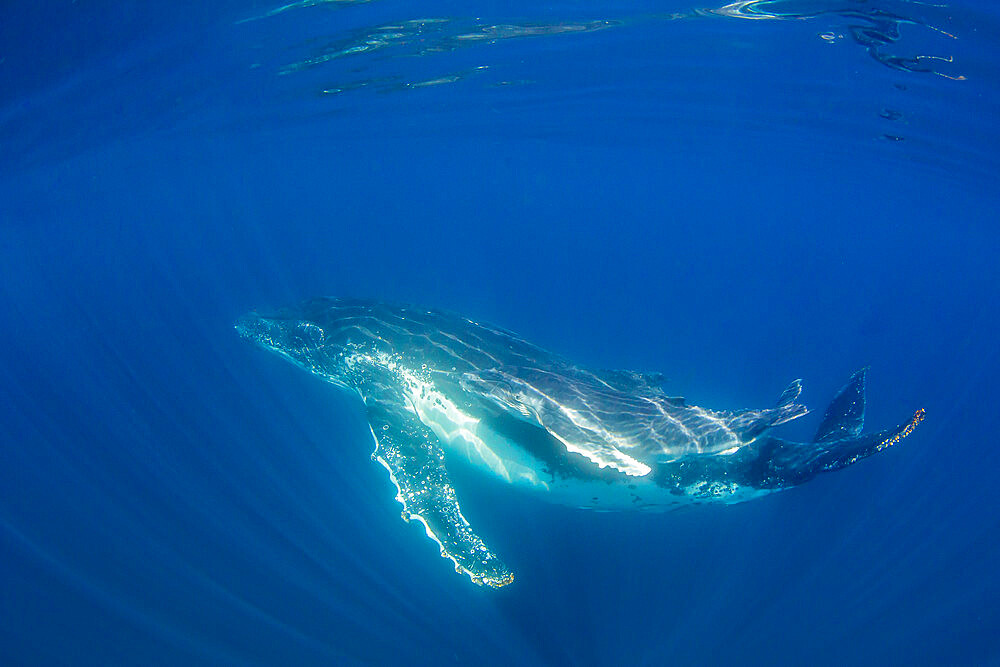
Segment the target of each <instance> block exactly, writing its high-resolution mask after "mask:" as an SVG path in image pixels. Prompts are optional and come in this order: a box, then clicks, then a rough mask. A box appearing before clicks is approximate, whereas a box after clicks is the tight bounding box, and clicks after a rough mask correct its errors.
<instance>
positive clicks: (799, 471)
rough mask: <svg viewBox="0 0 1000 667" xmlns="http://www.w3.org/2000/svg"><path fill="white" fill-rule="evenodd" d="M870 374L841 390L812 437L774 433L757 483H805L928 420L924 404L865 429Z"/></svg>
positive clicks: (764, 452) (763, 450)
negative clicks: (879, 427)
mask: <svg viewBox="0 0 1000 667" xmlns="http://www.w3.org/2000/svg"><path fill="white" fill-rule="evenodd" d="M867 374H868V368H867V367H866V368H862V369H861V370H859V371H857V372H855V373H854V374H853V375H852V376H851V379H850V380H848V382H847V384H846V385H844V387H843V388H842V389H841V390H840V391H839V392H837V395H836V396H835V397H834V398H833V400H832V401H831V402H830V405H829V407H827V409H826V413H825V414H824V415H823V421H822V422H821V423H820V426H819V429H818V430H817V431H816V436H815V437H814V438H813V440H812V442H808V443H805V442H788V441H786V440H782V439H780V438H768V439H767V441H766V442H765V443H763V444H762V446H761V447H760V450H759V459H758V463H759V465H757V466H756V467H755V469H754V470H755V474H758V475H760V478H759V479H757V480H755V483H756V484H758V485H759V486H761V487H762V488H777V487H786V486H794V485H797V484H801V483H803V482H805V481H807V480H809V479H812V478H813V477H815V476H816V475H818V474H819V473H821V472H828V471H831V470H839V469H841V468H845V467H847V466H849V465H851V464H852V463H856V462H857V461H860V460H861V459H863V458H867V457H869V456H871V455H872V454H875V453H876V452H880V451H882V450H883V449H886V448H888V447H891V446H893V445H895V444H896V443H898V442H899V441H900V440H902V439H903V438H905V437H906V436H908V435H910V433H912V432H913V429H915V428H916V427H917V424H919V423H920V422H922V421H923V420H924V416H925V412H924V410H922V409H921V410H917V411H916V412H915V413H914V414H913V416H912V417H911V418H910V419H909V421H907V422H905V423H903V424H900V425H899V426H897V427H895V428H891V429H887V430H884V431H879V432H877V433H867V434H863V433H862V432H861V431H862V429H863V427H864V421H865V380H866V378H867ZM786 393H788V390H786ZM782 396H783V397H784V395H782ZM793 400H794V399H793ZM779 403H780V401H779Z"/></svg>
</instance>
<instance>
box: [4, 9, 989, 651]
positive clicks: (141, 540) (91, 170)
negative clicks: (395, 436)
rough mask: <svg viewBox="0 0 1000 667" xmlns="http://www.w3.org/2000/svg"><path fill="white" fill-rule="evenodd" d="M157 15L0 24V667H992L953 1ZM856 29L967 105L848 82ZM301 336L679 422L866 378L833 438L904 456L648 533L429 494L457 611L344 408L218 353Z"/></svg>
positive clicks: (984, 471) (428, 549)
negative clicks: (431, 338) (543, 352)
mask: <svg viewBox="0 0 1000 667" xmlns="http://www.w3.org/2000/svg"><path fill="white" fill-rule="evenodd" d="M199 4H200V3H120V2H82V1H81V2H69V1H62V2H58V1H52V2H43V3H5V4H4V5H3V7H2V8H0V304H2V307H0V327H2V328H0V331H2V332H3V334H2V338H0V341H2V347H0V350H2V351H0V355H2V356H0V396H2V399H3V400H2V401H0V661H2V662H4V663H8V664H10V663H13V664H32V663H38V664H41V663H61V664H66V663H79V664H83V663H95V664H154V663H163V664H189V663H191V662H206V663H216V664H219V663H230V664H231V663H243V662H253V663H266V664H296V663H332V662H336V663H346V662H365V663H384V664H403V663H406V664H442V663H445V664H451V663H457V664H469V663H472V662H476V663H479V664H578V665H590V664H649V665H658V664H666V663H670V664H714V663H729V664H780V663H799V664H805V663H811V664H843V663H845V662H846V663H854V664H875V663H878V664H886V663H889V664H914V663H924V664H934V663H949V664H986V663H997V662H998V661H1000V646H998V640H997V635H998V633H1000V612H998V605H997V599H998V594H1000V575H998V574H997V562H998V557H1000V538H998V530H997V529H998V524H1000V519H998V506H1000V503H998V491H997V482H996V480H997V472H998V464H997V457H996V451H997V436H996V414H997V409H996V406H997V404H998V401H1000V387H998V380H997V378H998V371H1000V364H998V358H997V347H996V346H997V337H998V326H997V325H998V319H1000V309H998V307H997V300H998V299H997V297H998V289H997V286H998V285H1000V269H998V262H997V253H998V250H1000V242H998V241H1000V234H998V231H997V219H998V216H997V210H998V204H1000V194H998V188H997V187H996V183H997V177H998V175H1000V161H998V159H997V155H998V151H997V149H998V148H1000V74H998V67H997V64H996V61H997V56H998V54H1000V47H998V43H997V42H996V35H997V34H1000V15H998V14H997V13H996V11H995V10H994V9H992V7H991V3H987V2H976V1H973V0H968V1H966V2H962V3H961V4H958V5H954V6H952V7H951V8H947V9H943V8H934V7H930V6H927V5H917V4H911V3H905V2H868V3H857V2H850V1H849V0H843V2H813V3H792V2H778V3H772V4H771V5H768V6H767V7H766V8H769V11H783V12H785V13H795V12H800V13H801V12H802V11H810V12H814V11H823V12H825V13H823V14H821V15H819V16H815V17H813V18H805V19H800V20H793V19H788V20H742V19H739V18H730V17H724V16H718V15H704V14H699V13H696V12H693V11H691V10H692V7H690V6H686V5H681V4H679V3H677V2H675V1H672V3H671V4H670V5H669V6H662V5H661V4H657V5H653V4H647V3H643V2H627V3H587V4H583V3H570V2H561V3H553V4H546V5H542V6H538V5H536V4H534V3H521V4H519V5H512V4H511V3H492V4H490V3H486V4H483V5H480V6H475V7H473V6H470V5H468V4H467V3H456V2H448V1H440V2H437V3H436V4H433V5H421V6H419V7H417V6H414V5H413V4H412V3H404V2H397V1H396V0H385V1H380V2H372V3H370V4H358V5H346V4H343V5H340V6H331V5H332V3H327V4H326V5H320V6H313V7H297V8H291V9H288V10H286V11H284V12H281V13H279V14H275V15H273V16H269V17H264V18H259V19H257V20H252V21H243V22H241V20H243V19H247V18H253V17H256V16H260V15H262V14H264V13H265V12H267V11H269V10H271V9H274V8H275V5H268V4H266V3H262V2H248V1H245V2H236V1H235V0H230V1H229V2H216V3H204V4H206V5H210V6H211V8H210V9H206V8H205V7H200V6H199ZM802 7H806V8H807V9H806V10H803V9H802ZM775 8H777V9H775ZM674 13H676V15H675V16H671V14H674ZM875 14H878V15H879V16H882V17H884V16H886V15H893V16H898V17H900V19H903V18H905V19H907V20H906V21H903V20H898V21H890V22H889V25H890V27H892V26H893V25H894V26H895V27H896V28H898V30H899V33H898V41H893V40H888V43H886V44H884V45H883V46H882V47H880V50H879V51H878V54H882V55H885V54H888V55H893V56H899V57H901V58H910V59H912V58H914V56H917V55H936V56H942V57H944V56H954V62H952V63H946V62H944V61H941V60H929V59H918V60H910V61H906V62H910V63H911V64H912V65H914V66H913V67H911V69H926V68H927V67H934V68H936V69H938V70H939V72H940V73H943V74H947V75H948V76H951V77H958V76H964V77H966V78H965V80H954V79H951V78H945V77H942V76H938V75H936V74H934V73H932V72H917V71H906V70H905V69H903V70H900V69H892V68H890V67H887V66H886V65H885V64H883V63H880V62H879V61H878V60H877V59H876V58H873V57H872V55H871V54H870V53H868V52H867V50H866V47H865V46H864V45H863V44H860V43H858V38H857V35H858V34H860V33H857V31H856V32H855V34H854V36H852V32H851V28H852V26H853V27H854V28H856V29H858V28H859V27H860V28H866V27H867V28H872V26H873V25H875V24H874V22H873V21H872V20H869V19H865V18H864V17H865V16H869V17H871V16H874V15H875ZM434 17H453V18H454V19H455V20H454V21H452V22H450V23H447V24H443V25H440V24H428V25H430V26H432V27H433V26H435V25H439V27H436V28H434V29H433V30H431V28H427V29H425V30H423V31H422V32H420V33H419V34H417V33H415V34H411V35H410V36H408V37H406V38H405V40H403V42H404V43H403V44H402V45H399V46H396V47H390V48H386V49H377V50H375V51H372V52H368V53H362V54H355V55H352V56H348V57H344V58H341V59H333V60H330V61H329V62H326V63H323V64H321V65H320V66H317V67H314V68H310V69H304V70H301V71H291V72H286V73H282V72H283V71H285V68H287V66H288V65H291V64H293V63H295V62H299V61H302V60H303V59H305V58H309V57H313V56H316V55H318V54H322V53H329V52H330V51H331V50H334V49H335V48H337V47H336V45H337V44H342V45H343V44H352V43H357V42H358V40H359V39H362V40H363V35H365V34H370V33H371V29H372V28H374V27H378V26H384V25H388V24H399V22H401V21H405V20H410V19H426V18H434ZM598 19H601V20H614V21H617V22H618V23H616V24H614V25H612V26H610V27H608V28H607V29H604V30H598V31H591V32H580V33H576V34H549V35H543V36H536V37H531V38H521V39H500V40H497V41H496V42H495V43H478V44H475V45H473V46H464V47H462V48H458V49H454V50H429V51H427V50H426V49H427V48H428V47H430V48H432V49H433V48H434V47H441V46H442V45H444V46H447V45H453V44H454V42H455V40H454V37H455V35H457V34H460V33H467V32H470V31H474V30H481V29H482V27H483V26H489V25H499V24H526V23H531V24H536V25H538V24H548V25H553V24H561V23H565V22H585V21H591V20H598ZM878 25H879V26H881V28H883V29H884V28H885V25H884V23H883V24H878ZM928 25H931V26H934V27H935V28H937V30H934V29H931V28H929V27H927V26H928ZM435 31H436V32H435ZM941 31H945V32H947V33H950V34H952V35H954V36H955V37H956V39H951V38H949V37H948V36H947V35H945V33H943V32H941ZM824 34H825V35H826V38H824V37H822V35H824ZM882 34H887V33H885V31H884V30H883V32H882ZM352 40H353V41H352ZM449 40H451V41H449ZM828 40H829V43H828ZM482 66H487V67H486V68H485V69H476V68H481V67H482ZM452 75H454V76H459V77H461V78H460V79H459V80H457V81H454V82H451V83H441V84H440V85H432V86H423V87H414V86H412V85H407V84H414V83H419V82H426V81H431V80H434V79H440V78H441V77H447V76H452ZM359 82H368V83H366V84H365V85H363V86H361V87H360V88H357V89H353V90H346V91H345V92H342V93H337V94H334V93H332V92H328V93H324V92H323V91H324V90H326V91H330V90H333V89H336V88H338V87H344V86H343V85H342V84H352V85H357V84H358V83H359ZM347 87H350V86H347ZM893 137H895V139H894V138H893ZM320 294H330V295H350V296H371V297H376V298H383V299H390V300H402V301H410V302H415V303H420V304H425V305H428V306H433V307H438V308H447V309H452V310H456V311H458V312H461V313H463V314H467V315H469V316H470V317H474V318H477V319H482V320H486V321H491V322H494V323H497V324H499V325H502V326H505V327H508V328H511V329H514V330H516V331H518V332H520V333H522V334H523V335H524V336H526V337H527V338H529V339H530V340H533V341H535V342H537V343H539V344H541V345H543V346H545V347H548V348H550V349H553V350H555V351H558V352H560V353H563V354H565V355H567V356H569V357H570V358H573V359H575V360H577V361H579V362H580V363H583V364H586V365H590V366H595V367H619V368H634V369H640V370H660V371H663V372H665V373H666V375H667V377H668V383H667V389H668V391H670V392H672V393H678V394H684V395H686V396H688V397H689V398H690V400H692V401H693V402H695V403H697V404H701V405H706V406H709V407H713V408H735V407H745V406H752V407H760V406H764V405H767V404H770V403H771V402H772V401H773V400H774V399H775V398H776V396H777V395H778V393H779V392H780V390H781V388H782V387H784V386H785V384H786V383H787V382H788V381H789V380H791V379H793V378H795V377H802V378H804V379H805V383H806V393H805V395H804V399H805V400H806V402H807V403H808V404H809V405H810V406H811V407H812V408H813V410H814V411H819V412H821V411H822V410H823V408H824V407H825V405H826V403H827V401H828V400H829V398H830V397H831V396H832V395H833V393H834V392H835V391H836V390H837V388H838V387H839V386H840V385H841V384H842V383H843V381H844V380H845V379H846V378H847V377H848V375H849V374H850V373H851V372H852V371H853V370H855V369H856V368H858V367H860V366H863V365H866V364H870V365H871V366H872V370H871V374H870V383H869V411H868V417H869V427H871V428H882V427H887V426H889V425H892V424H896V423H899V422H901V421H904V420H905V419H906V418H907V417H908V416H909V415H910V414H911V413H912V411H913V410H914V409H916V408H918V407H924V408H926V409H927V412H928V418H927V421H926V422H925V424H924V425H923V426H921V427H920V429H919V430H918V431H917V432H916V433H915V434H914V435H913V436H912V437H911V438H909V439H908V440H906V442H905V443H904V444H903V445H902V446H900V447H898V448H895V449H892V450H889V451H887V452H885V453H883V454H881V455H880V456H877V457H874V458H873V459H870V460H868V461H865V462H864V463H863V464H860V465H858V466H855V467H852V468H850V469H848V470H844V471H842V472H838V473H836V474H831V475H828V476H822V477H820V478H818V479H816V480H815V481H813V482H810V483H809V484H808V485H805V486H803V487H801V488H798V489H794V490H792V491H789V492H786V493H782V494H777V495H774V496H771V497H769V498H766V499H763V500H760V501H756V502H753V503H748V504H745V505H737V506H731V507H699V508H692V509H688V510H686V511H680V512H675V513H671V514H665V515H640V514H599V513H591V512H583V511H578V510H572V509H568V508H562V507H557V506H551V505H548V504H545V503H543V502H540V501H538V500H536V499H534V498H531V497H526V496H521V495H519V494H517V493H510V492H508V490H507V489H505V488H503V487H501V486H499V485H498V484H495V483H493V482H490V481H488V480H486V481H484V480H482V479H480V478H477V477H474V476H472V475H471V474H469V473H467V472H466V471H464V470H462V469H460V468H459V469H457V470H456V471H455V475H456V477H457V478H458V479H457V484H458V485H459V491H460V493H461V496H462V499H463V508H464V510H465V513H466V515H467V516H468V517H469V518H470V520H471V521H472V523H473V524H474V525H475V526H477V528H478V529H479V531H480V532H481V533H482V534H483V535H484V536H485V538H486V540H487V541H488V542H489V543H490V544H491V545H493V546H494V547H495V548H496V549H497V550H498V551H499V552H500V553H501V554H503V556H504V557H505V559H506V560H507V562H508V564H509V565H510V566H511V567H512V568H513V569H514V570H515V572H516V573H517V575H518V579H517V581H516V583H515V584H514V585H512V586H509V587H507V588H505V589H502V590H499V591H495V590H483V589H479V588H476V587H474V586H472V585H470V584H469V583H468V581H466V580H465V579H464V578H461V577H459V576H457V575H455V574H454V573H453V572H452V571H451V570H450V568H449V567H448V563H447V562H446V561H443V560H441V559H440V558H439V557H438V554H437V552H436V549H435V548H434V545H433V544H432V543H430V542H429V541H428V540H427V539H426V538H425V537H424V536H423V535H422V534H421V533H422V530H421V529H420V528H419V527H417V526H415V525H406V524H404V523H402V522H401V521H400V520H399V509H400V508H399V506H398V504H397V503H396V502H395V501H394V499H393V495H394V494H393V489H392V487H391V484H390V482H389V480H388V479H387V477H386V475H385V472H384V470H382V469H381V468H380V467H379V466H377V465H373V464H372V463H371V462H370V460H369V454H370V451H371V442H370V440H371V438H370V435H369V433H368V428H367V425H366V424H365V423H364V420H363V418H362V415H361V414H360V412H359V409H358V407H357V406H356V405H354V404H353V403H352V402H351V401H350V400H348V399H347V398H346V397H344V396H342V395H341V394H339V393H337V391H336V390H334V389H333V388H332V387H330V386H328V385H324V384H322V383H320V382H318V381H316V380H314V379H312V378H310V377H308V376H306V375H305V374H304V373H302V372H301V371H298V370H296V369H295V368H293V367H291V366H290V365H287V364H284V363H283V362H281V361H280V360H279V359H278V358H277V357H273V356H270V355H266V354H263V353H262V352H260V351H259V350H256V349H253V348H251V347H250V346H248V345H246V344H245V343H244V342H242V341H241V340H239V338H238V337H237V336H236V335H235V332H234V331H233V329H232V323H233V320H234V319H235V317H236V316H238V315H239V314H240V313H242V312H244V311H247V310H250V309H252V308H255V307H261V308H263V307H267V306H276V305H282V304H285V303H289V302H294V301H297V300H299V299H302V298H305V297H309V296H314V295H320ZM816 420H817V415H816V414H813V415H811V416H810V417H807V418H806V419H804V420H802V423H796V424H791V425H789V426H787V427H784V429H783V431H782V432H783V434H785V435H787V436H788V437H800V438H806V437H808V436H809V435H811V430H812V429H814V428H815V426H816Z"/></svg>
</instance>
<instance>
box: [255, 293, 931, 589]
mask: <svg viewBox="0 0 1000 667" xmlns="http://www.w3.org/2000/svg"><path fill="white" fill-rule="evenodd" d="M236 329H237V331H238V332H239V333H240V334H241V335H242V336H243V337H244V338H246V339H248V340H250V341H252V342H253V343H256V344H257V345H259V346H261V347H263V348H265V349H267V350H271V351H273V352H275V353H277V354H279V355H281V356H282V357H284V358H286V359H288V360H289V361H291V362H292V363H294V364H295V365H297V366H299V367H301V368H304V369H306V370H308V371H310V372H311V373H313V374H315V375H318V376H319V377H320V378H322V379H323V380H326V381H328V382H331V383H333V384H335V385H337V386H339V387H341V388H343V389H345V390H348V391H349V392H350V393H352V394H354V395H356V396H359V397H360V398H361V400H362V401H363V402H364V406H365V410H366V413H367V419H368V422H369V424H370V426H371V431H372V435H373V437H374V439H375V451H374V453H373V455H372V457H373V459H375V460H376V461H378V462H379V463H380V464H382V465H383V466H384V467H385V468H386V470H388V472H389V477H390V479H391V480H392V482H393V484H394V485H395V487H396V489H397V496H396V498H397V500H398V501H399V502H400V503H401V504H402V506H403V518H404V519H405V520H407V521H410V520H414V521H419V522H420V523H421V524H423V526H424V528H425V529H426V532H427V535H428V536H429V537H430V538H431V539H433V540H434V541H435V542H436V543H437V544H438V545H439V546H440V548H441V555H442V556H444V557H446V558H448V559H450V560H451V561H452V562H453V563H454V565H455V568H456V571H457V572H459V573H464V574H466V575H468V576H469V578H470V579H471V580H472V581H473V582H475V583H477V584H481V585H488V586H494V587H500V586H504V585H506V584H509V583H510V582H511V581H513V574H512V572H511V571H510V570H509V569H508V568H507V567H506V566H505V565H504V563H503V561H502V560H501V558H500V557H499V556H498V555H497V554H496V553H495V552H494V551H493V549H492V548H490V547H488V546H487V545H486V543H485V542H484V541H483V539H482V538H481V537H480V536H479V535H478V534H477V533H476V531H475V530H473V528H472V526H470V525H469V522H468V521H467V520H466V519H465V517H464V516H463V515H462V511H461V508H460V506H459V500H458V497H457V495H456V493H455V489H454V487H453V486H452V483H451V481H450V478H449V474H448V468H447V461H448V460H449V459H454V458H458V457H460V458H462V459H464V460H465V461H467V462H468V463H470V464H472V465H473V466H475V467H477V468H479V469H481V470H482V471H483V472H485V473H487V474H490V475H493V476H495V477H498V478H500V479H501V480H503V481H504V482H507V483H509V484H511V485H514V486H517V487H522V488H524V489H528V490H531V491H534V492H537V493H538V494H539V495H540V496H542V497H544V498H546V499H549V500H551V501H553V502H557V503H562V504H566V505H571V506H574V507H580V508H591V509H597V510H622V509H637V510H653V511H656V510H666V509H670V508H672V507H675V506H677V505H680V504H684V503H693V502H707V501H714V502H722V503H735V502H742V501H745V500H750V499H752V498H756V497H759V496H762V495H765V494H768V493H772V492H774V491H778V490H781V489H785V488H788V487H791V486H796V485H798V484H802V483H803V482H805V481H807V480H809V479H811V478H813V477H815V476H816V475H818V474H820V473H822V472H827V471H832V470H837V469H839V468H843V467H845V466H848V465H851V464H852V463H854V462H856V461H858V460H860V459H862V458H865V457H867V456H870V455H872V454H874V453H876V452H879V451H881V450H883V449H885V448H887V447H890V446H892V445H895V444H896V443H898V442H899V441H900V440H902V439H903V438H905V437H906V436H908V435H909V434H910V433H911V432H912V431H913V429H914V428H915V427H916V425H917V424H918V423H920V421H922V420H923V418H924V411H923V410H918V411H917V412H916V413H915V414H914V415H913V417H912V418H910V419H909V420H908V421H906V422H904V423H903V424H901V425H899V426H896V427H894V428H890V429H888V430H884V431H879V432H877V433H862V427H863V425H864V418H865V378H866V372H867V369H862V370H859V371H857V372H856V373H854V374H853V375H852V376H851V378H850V379H849V380H848V382H847V384H846V385H845V386H844V387H843V389H841V390H840V391H839V392H838V393H837V395H836V397H835V398H834V399H833V401H832V402H831V403H830V406H829V407H828V408H827V410H826V413H825V414H824V417H823V419H822V421H821V423H820V426H819V429H818V431H817V432H816V436H815V437H814V438H813V439H812V441H811V442H791V441H788V440H783V439H781V438H778V437H776V436H774V435H772V434H771V429H773V428H774V427H776V426H779V425H780V424H784V423H785V422H788V421H790V420H793V419H797V418H798V417H801V416H802V415H804V414H806V412H807V409H806V407H805V406H804V405H802V404H801V403H799V402H798V399H799V395H800V393H801V391H802V383H801V381H800V380H795V381H793V382H792V383H791V384H789V385H788V387H787V388H786V389H785V390H784V391H783V392H782V393H781V394H780V395H779V396H778V399H777V400H776V401H775V402H774V404H773V405H771V407H767V408H763V409H758V410H723V411H720V410H711V409H708V408H702V407H698V406H695V405H691V404H689V403H688V402H687V401H686V400H685V399H684V398H682V397H679V396H670V395H668V394H667V393H666V392H665V391H664V390H663V388H662V386H661V385H662V382H663V376H662V375H660V374H655V373H653V374H650V373H638V372H634V371H623V370H594V369H588V368H584V367H581V366H578V365H575V364H573V363H571V362H570V361H568V360H566V359H564V358H562V357H561V356H559V355H557V354H554V353H551V352H548V351H546V350H544V349H542V348H540V347H537V346H536V345H533V344H532V343H530V342H528V341H526V340H524V339H522V338H520V337H519V336H517V335H516V334H514V333H511V332H509V331H506V330H503V329H499V328H497V327H494V326H490V325H486V324H481V323H479V322H475V321H473V320H470V319H467V318H464V317H461V316H459V315H455V314H452V313H448V312H442V311H437V310H428V309H425V308H417V307H413V306H406V305H392V304H388V303H382V302H378V301H366V300H357V299H343V298H319V299H312V300H309V301H306V302H304V303H302V304H300V305H298V306H294V307H290V308H284V309H281V310H278V311H276V312H273V313H268V314H261V313H257V312H253V313H250V314H248V315H245V316H243V317H241V318H240V319H239V320H238V321H237V323H236Z"/></svg>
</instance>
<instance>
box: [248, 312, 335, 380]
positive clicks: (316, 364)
mask: <svg viewBox="0 0 1000 667" xmlns="http://www.w3.org/2000/svg"><path fill="white" fill-rule="evenodd" d="M300 315H301V314H300V313H294V312H290V311H279V312H277V313H274V314H269V315H263V314H260V313H257V312H253V313H248V314H246V315H243V316H242V317H240V318H239V319H238V320H237V321H236V331H237V332H239V334H240V335H241V336H242V337H243V338H245V339H247V340H249V341H250V342H252V343H255V344H257V345H259V346H260V347H263V348H264V349H266V350H271V351H273V352H276V353H278V354H280V355H281V356H283V357H285V358H286V359H288V360H289V361H291V362H292V363H294V364H296V365H297V366H301V367H303V368H305V369H306V370H310V371H312V372H314V373H320V374H324V375H325V374H326V372H327V371H328V370H329V366H330V364H329V351H328V350H327V348H326V345H325V342H326V332H325V331H323V328H322V327H321V326H319V325H318V324H316V323H315V322H313V321H311V320H309V319H305V318H303V317H301V316H300Z"/></svg>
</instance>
